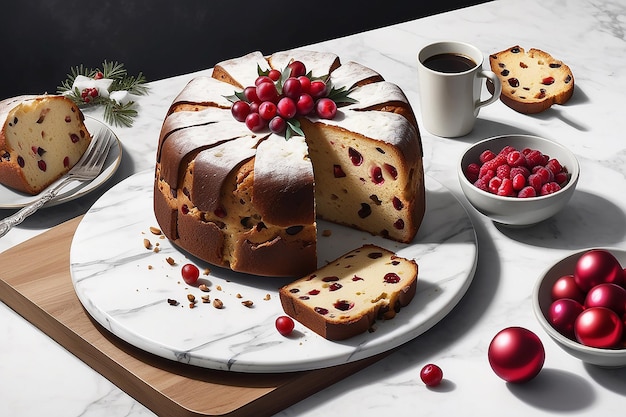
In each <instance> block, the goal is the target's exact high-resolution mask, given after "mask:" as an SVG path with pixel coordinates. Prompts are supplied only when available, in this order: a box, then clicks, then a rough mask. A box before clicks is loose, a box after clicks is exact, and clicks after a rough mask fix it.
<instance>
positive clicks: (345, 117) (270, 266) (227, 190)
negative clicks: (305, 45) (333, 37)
mask: <svg viewBox="0 0 626 417" xmlns="http://www.w3.org/2000/svg"><path fill="white" fill-rule="evenodd" d="M424 209H425V192H424V173H423V165H422V144H421V138H420V134H419V129H418V126H417V123H416V120H415V116H414V113H413V110H412V108H411V106H410V104H409V102H408V100H407V98H406V96H405V94H404V93H403V91H402V90H401V89H400V88H399V87H398V86H397V85H395V84H393V83H390V82H388V81H385V80H384V79H383V77H382V76H381V75H380V74H379V73H377V72H376V71H374V70H372V69H370V68H368V67H366V66H364V65H361V64H358V63H355V62H346V63H342V62H341V61H340V59H339V57H338V56H337V55H335V54H332V53H323V52H313V51H304V50H291V51H283V52H277V53H274V54H272V55H270V56H264V55H263V54H261V53H260V52H253V53H250V54H248V55H245V56H243V57H239V58H235V59H231V60H227V61H223V62H220V63H219V64H217V65H216V66H215V67H214V68H213V71H212V74H211V76H200V77H196V78H194V79H192V80H191V81H190V82H189V83H188V84H187V85H186V86H185V87H184V89H183V90H182V91H181V92H180V93H179V95H178V96H177V97H176V98H175V99H174V101H173V103H172V104H171V106H170V108H169V111H168V113H167V116H166V118H165V120H164V122H163V126H162V129H161V133H160V137H159V144H158V150H157V161H156V170H155V189H154V211H155V215H156V219H157V221H158V222H159V225H160V226H161V229H162V230H163V232H164V233H165V235H166V236H167V237H168V238H169V239H170V240H171V241H172V242H173V243H174V244H176V245H178V246H179V247H180V248H182V249H184V250H186V251H188V252H190V253H191V254H193V255H194V256H196V257H198V258H200V259H202V260H205V261H207V262H209V263H211V264H214V265H218V266H223V267H226V268H230V269H232V270H234V271H239V272H245V273H250V274H255V275H263V276H293V277H299V276H303V275H305V274H307V273H310V272H311V271H313V270H315V269H316V268H317V266H318V265H317V251H316V247H317V225H316V219H318V218H321V219H324V220H328V221H330V222H334V223H337V224H341V225H345V226H347V227H351V228H356V229H358V230H362V231H365V232H369V233H371V234H373V235H379V236H383V237H385V238H389V239H392V240H395V241H398V242H405V243H408V242H411V241H412V240H413V239H414V237H415V235H416V233H417V230H418V228H419V226H420V224H421V222H422V218H423V216H424Z"/></svg>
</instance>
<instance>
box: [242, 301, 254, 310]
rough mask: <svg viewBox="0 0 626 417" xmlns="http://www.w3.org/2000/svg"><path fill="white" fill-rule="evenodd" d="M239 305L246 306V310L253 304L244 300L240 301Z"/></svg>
mask: <svg viewBox="0 0 626 417" xmlns="http://www.w3.org/2000/svg"><path fill="white" fill-rule="evenodd" d="M241 304H242V305H244V306H246V307H248V308H250V307H252V305H253V304H254V303H253V302H252V300H246V301H242V302H241Z"/></svg>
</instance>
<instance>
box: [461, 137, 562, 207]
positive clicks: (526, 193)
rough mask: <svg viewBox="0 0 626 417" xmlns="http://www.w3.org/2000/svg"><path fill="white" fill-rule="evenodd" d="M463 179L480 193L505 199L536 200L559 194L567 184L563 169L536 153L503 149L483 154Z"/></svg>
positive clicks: (535, 151)
mask: <svg viewBox="0 0 626 417" xmlns="http://www.w3.org/2000/svg"><path fill="white" fill-rule="evenodd" d="M479 160H480V163H476V162H473V163H470V164H469V165H468V166H467V167H466V168H465V176H466V177H467V179H468V180H469V181H470V182H471V183H473V184H474V185H475V186H476V187H478V188H480V189H481V190H484V191H487V192H490V193H492V194H497V195H500V196H505V197H520V198H527V197H536V196H541V195H547V194H552V193H555V192H557V191H559V190H560V189H561V188H562V187H563V186H564V185H565V184H567V181H568V180H569V174H568V172H567V168H566V167H564V166H562V165H561V163H560V162H559V161H558V160H557V159H555V158H550V157H549V156H548V155H546V154H544V153H542V152H541V151H539V150H537V149H530V148H524V149H522V150H517V149H515V148H514V147H512V146H505V147H504V148H503V149H502V150H501V151H500V152H499V153H497V154H496V153H494V152H493V151H491V150H489V149H488V150H486V151H483V152H482V153H481V154H480V157H479Z"/></svg>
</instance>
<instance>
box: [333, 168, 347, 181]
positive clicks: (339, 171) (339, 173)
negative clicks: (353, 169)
mask: <svg viewBox="0 0 626 417" xmlns="http://www.w3.org/2000/svg"><path fill="white" fill-rule="evenodd" d="M333 176H334V177H335V178H343V177H345V176H346V173H345V172H343V169H342V168H341V165H333Z"/></svg>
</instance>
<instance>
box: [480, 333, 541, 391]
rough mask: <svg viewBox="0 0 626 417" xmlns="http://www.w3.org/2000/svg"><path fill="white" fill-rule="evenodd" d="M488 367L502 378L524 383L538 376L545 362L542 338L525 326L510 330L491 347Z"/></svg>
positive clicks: (497, 337)
mask: <svg viewBox="0 0 626 417" xmlns="http://www.w3.org/2000/svg"><path fill="white" fill-rule="evenodd" d="M488 357H489V365H491V368H492V369H493V371H494V372H495V373H496V375H498V376H499V377H500V378H502V379H504V380H505V381H507V382H511V383H522V382H526V381H529V380H531V379H533V378H534V377H536V376H537V375H538V374H539V372H540V371H541V369H542V368H543V363H544V361H545V357H546V354H545V350H544V347H543V343H541V340H540V339H539V337H538V336H537V335H536V334H535V333H533V332H531V331H530V330H528V329H525V328H523V327H507V328H506V329H503V330H501V331H500V332H498V334H496V336H495V337H494V338H493V340H492V341H491V343H490V344H489V351H488Z"/></svg>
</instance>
